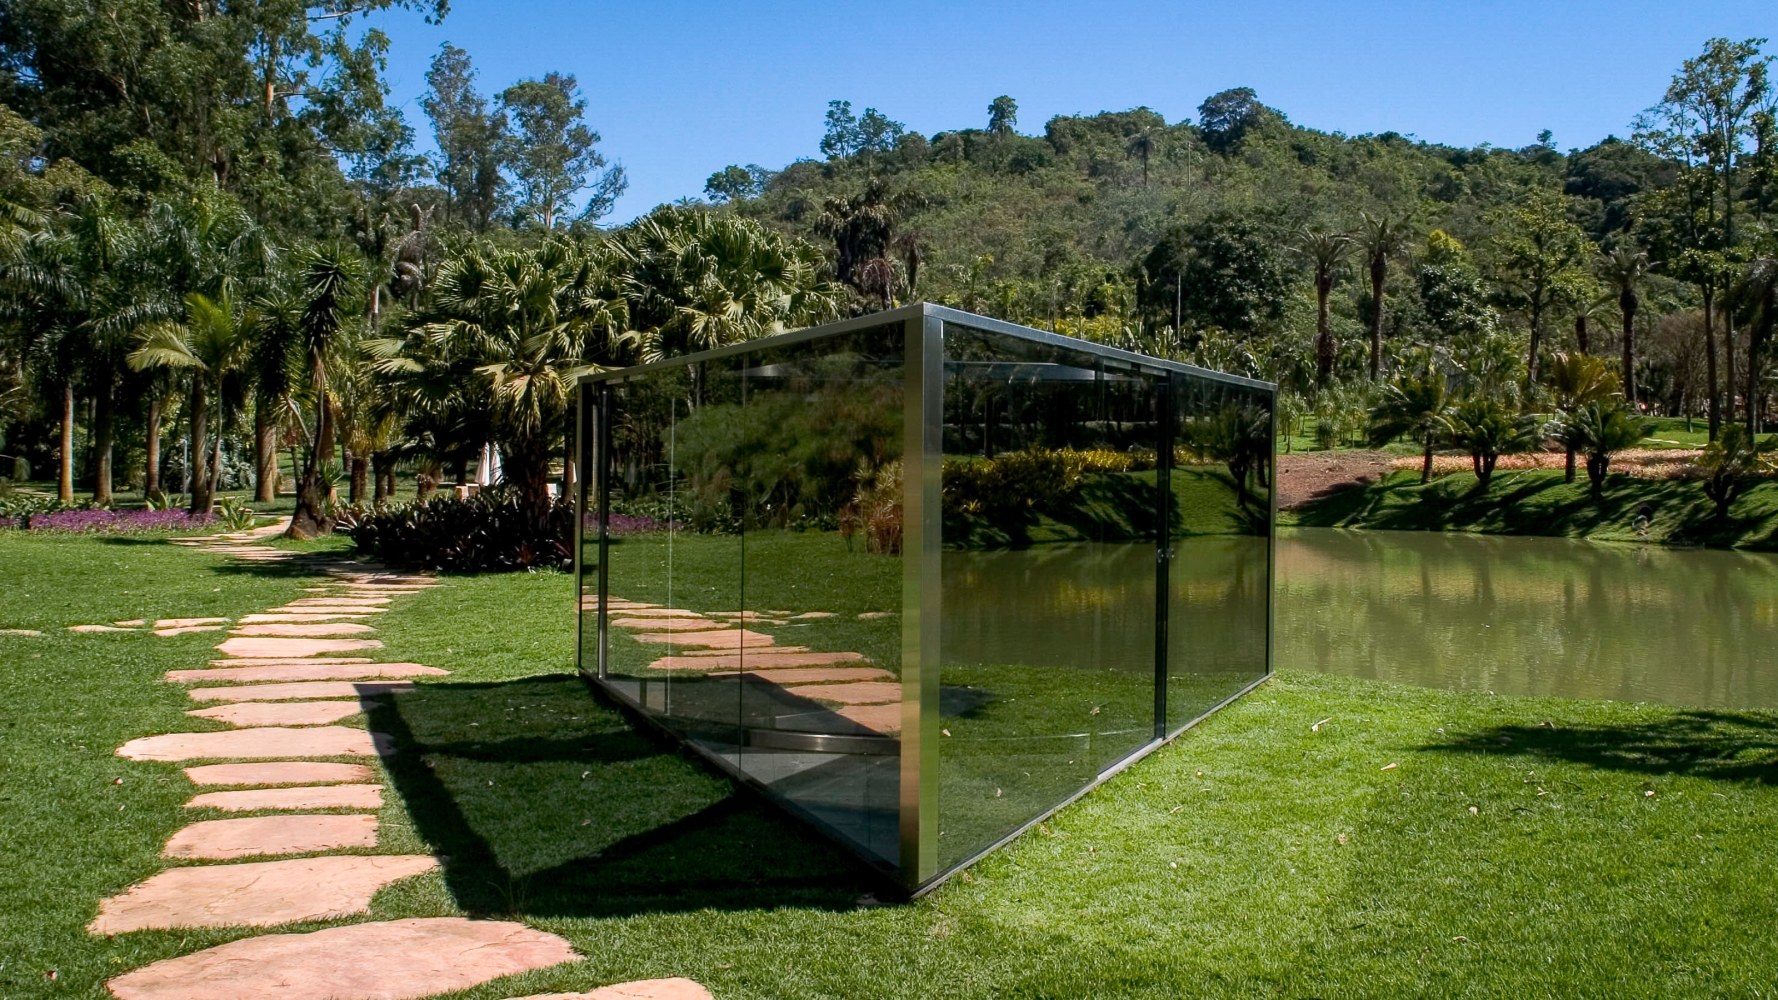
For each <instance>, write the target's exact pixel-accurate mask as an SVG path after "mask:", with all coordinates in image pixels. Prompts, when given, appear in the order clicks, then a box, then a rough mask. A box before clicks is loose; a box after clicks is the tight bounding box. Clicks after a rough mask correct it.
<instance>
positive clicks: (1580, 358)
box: [1548, 351, 1619, 483]
mask: <svg viewBox="0 0 1778 1000" xmlns="http://www.w3.org/2000/svg"><path fill="white" fill-rule="evenodd" d="M1548 374H1549V380H1550V390H1551V391H1552V392H1553V393H1554V394H1555V396H1556V409H1557V410H1559V411H1560V412H1561V414H1562V416H1561V417H1560V418H1558V419H1557V420H1556V421H1555V425H1554V430H1555V435H1554V436H1555V437H1556V438H1557V439H1558V440H1560V441H1561V442H1562V443H1563V445H1564V446H1565V447H1566V448H1567V450H1568V462H1567V465H1566V469H1567V475H1566V477H1565V480H1566V481H1567V482H1570V483H1572V482H1574V464H1575V455H1576V454H1577V453H1578V452H1579V451H1581V450H1583V449H1585V448H1586V447H1587V441H1588V439H1586V438H1584V437H1575V436H1574V435H1573V434H1570V433H1568V431H1570V430H1572V429H1573V428H1574V427H1575V426H1576V425H1575V424H1574V423H1573V420H1572V418H1573V417H1574V415H1575V414H1576V413H1578V412H1579V411H1580V409H1581V408H1582V407H1584V406H1587V405H1589V404H1591V403H1598V402H1603V401H1605V400H1608V399H1611V398H1613V397H1615V396H1618V395H1619V383H1618V379H1617V375H1616V374H1614V373H1613V372H1612V371H1611V370H1610V369H1608V368H1607V367H1606V365H1605V360H1604V359H1603V358H1596V357H1594V356H1592V355H1590V354H1581V353H1578V352H1572V353H1571V352H1568V351H1559V352H1557V354H1556V355H1555V357H1553V358H1551V359H1550V368H1549V372H1548Z"/></svg>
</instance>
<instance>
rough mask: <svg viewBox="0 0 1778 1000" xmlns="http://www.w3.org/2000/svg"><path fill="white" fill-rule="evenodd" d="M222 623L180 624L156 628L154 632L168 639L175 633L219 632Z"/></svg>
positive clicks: (221, 628)
mask: <svg viewBox="0 0 1778 1000" xmlns="http://www.w3.org/2000/svg"><path fill="white" fill-rule="evenodd" d="M223 628H224V626H222V625H182V626H180V627H178V628H157V629H155V630H154V634H155V635H158V636H160V637H161V638H162V639H170V638H172V637H173V636H176V635H190V634H191V633H193V632H220V631H222V630H223Z"/></svg>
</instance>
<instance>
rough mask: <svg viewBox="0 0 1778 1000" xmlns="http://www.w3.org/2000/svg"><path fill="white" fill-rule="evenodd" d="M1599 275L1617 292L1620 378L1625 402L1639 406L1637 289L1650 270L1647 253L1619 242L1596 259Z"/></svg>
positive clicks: (1638, 298) (1639, 302)
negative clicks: (1621, 343) (1621, 337)
mask: <svg viewBox="0 0 1778 1000" xmlns="http://www.w3.org/2000/svg"><path fill="white" fill-rule="evenodd" d="M1594 267H1595V269H1596V270H1597V271H1598V273H1599V277H1600V278H1601V279H1603V280H1604V281H1605V283H1606V284H1607V285H1608V286H1609V287H1610V288H1611V289H1612V290H1614V291H1616V292H1617V307H1618V314H1619V315H1620V316H1621V317H1622V318H1623V345H1622V346H1623V370H1622V372H1621V373H1620V376H1619V378H1620V380H1621V381H1622V382H1623V387H1624V401H1625V402H1626V403H1628V404H1630V405H1631V406H1635V405H1636V310H1637V308H1638V307H1640V306H1641V304H1642V300H1641V298H1640V297H1639V296H1638V295H1637V288H1638V287H1640V286H1641V284H1642V278H1643V275H1645V274H1647V273H1648V254H1647V253H1645V252H1643V251H1642V250H1640V249H1638V248H1637V247H1636V246H1635V245H1634V244H1631V243H1620V244H1618V245H1617V246H1615V247H1612V248H1611V252H1610V253H1604V254H1600V255H1599V256H1598V257H1596V258H1594Z"/></svg>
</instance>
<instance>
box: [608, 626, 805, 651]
mask: <svg viewBox="0 0 1778 1000" xmlns="http://www.w3.org/2000/svg"><path fill="white" fill-rule="evenodd" d="M635 638H636V641H638V642H650V643H671V644H672V645H675V646H707V647H709V648H711V649H741V648H743V647H746V646H770V645H771V644H772V643H773V642H774V641H775V640H773V639H772V637H771V636H769V635H766V634H765V633H764V632H754V631H752V630H750V629H744V628H728V629H710V630H708V631H703V632H638V633H636V637H635Z"/></svg>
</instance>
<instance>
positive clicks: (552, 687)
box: [370, 675, 885, 917]
mask: <svg viewBox="0 0 1778 1000" xmlns="http://www.w3.org/2000/svg"><path fill="white" fill-rule="evenodd" d="M370 728H371V729H373V730H375V731H377V732H382V733H387V734H389V736H391V737H392V738H393V741H394V747H395V750H394V753H393V754H392V755H391V756H390V757H388V758H387V759H386V765H387V766H388V768H389V771H390V774H391V776H392V778H393V780H394V783H395V785H396V787H397V789H398V790H399V791H400V792H401V796H402V800H403V802H404V803H405V805H406V807H407V810H408V812H409V814H410V816H411V817H412V819H413V823H414V827H415V830H416V831H417V832H418V834H419V835H420V836H421V837H422V838H423V839H424V840H425V841H426V842H427V843H428V845H429V846H430V847H431V849H432V850H434V851H435V852H437V853H438V854H440V855H441V856H442V857H444V858H445V864H444V878H445V883H446V885H447V887H448V888H449V890H450V892H451V895H452V897H453V898H454V899H455V900H456V902H457V904H458V905H459V906H461V907H463V908H464V909H465V910H467V911H469V912H470V913H473V914H477V915H523V916H533V917H560V916H577V917H587V916H591V917H605V916H624V915H630V914H637V913H649V912H681V911H687V910H697V909H760V908H770V907H778V906H803V907H815V908H823V909H850V908H852V907H853V906H855V905H856V904H857V901H858V899H859V897H860V896H861V895H864V894H866V893H873V892H876V893H881V892H883V891H884V889H885V885H884V883H883V881H882V879H881V876H878V875H876V874H875V873H873V872H871V871H869V870H868V869H866V868H865V867H864V866H863V865H861V864H860V863H858V862H856V861H854V860H852V859H851V858H850V857H849V856H847V855H846V854H844V853H843V852H842V851H841V850H840V849H839V848H837V847H835V846H833V845H831V844H829V843H827V842H826V841H824V840H822V839H820V838H819V837H817V836H816V835H814V834H813V833H812V832H810V831H808V830H806V829H804V828H803V827H802V826H801V825H799V824H797V823H796V822H795V821H793V820H792V819H790V818H789V817H787V816H785V815H784V814H782V813H781V812H779V811H778V810H777V809H775V808H774V807H772V806H771V805H770V804H768V803H766V802H765V801H763V800H762V799H761V798H760V797H759V796H758V795H756V794H755V793H752V792H750V791H747V790H745V789H742V788H740V787H738V786H736V785H735V784H734V783H733V782H731V781H729V780H728V779H726V778H723V777H721V776H719V775H717V774H715V773H713V772H712V771H711V770H710V769H708V768H707V767H706V766H704V765H702V764H700V763H698V762H696V761H695V760H693V759H692V758H691V757H689V755H687V754H684V753H682V752H680V751H679V750H677V749H676V748H675V747H673V746H672V745H670V744H669V743H668V742H666V741H665V740H664V739H662V738H660V737H657V736H655V735H653V734H645V733H642V732H640V731H638V730H637V729H635V728H634V727H633V726H631V725H630V724H629V723H628V722H627V721H626V720H625V719H624V718H623V717H622V716H621V715H620V714H619V713H618V712H617V711H615V710H613V709H612V708H609V707H607V706H606V705H604V704H603V703H601V702H600V701H599V700H597V699H596V698H595V696H594V695H593V694H592V693H591V692H590V691H589V690H588V689H587V686H586V684H585V682H584V681H582V680H581V679H580V678H579V677H575V676H567V675H553V676H545V677H532V678H525V679H522V680H516V681H507V682H501V683H490V684H428V685H421V686H420V687H419V688H418V689H417V690H415V691H413V692H411V693H408V694H403V695H401V696H399V697H393V698H385V699H382V700H380V701H379V702H378V703H376V704H375V706H374V707H372V708H371V710H370Z"/></svg>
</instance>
